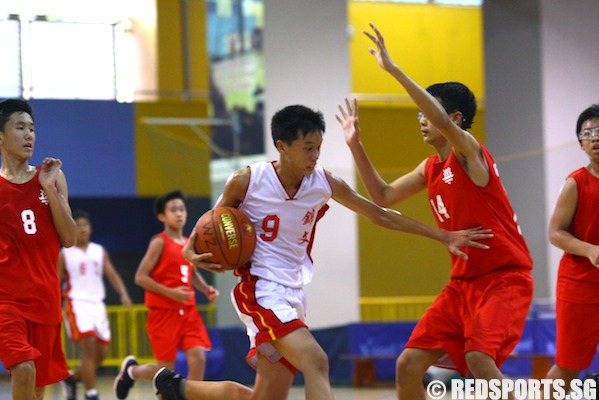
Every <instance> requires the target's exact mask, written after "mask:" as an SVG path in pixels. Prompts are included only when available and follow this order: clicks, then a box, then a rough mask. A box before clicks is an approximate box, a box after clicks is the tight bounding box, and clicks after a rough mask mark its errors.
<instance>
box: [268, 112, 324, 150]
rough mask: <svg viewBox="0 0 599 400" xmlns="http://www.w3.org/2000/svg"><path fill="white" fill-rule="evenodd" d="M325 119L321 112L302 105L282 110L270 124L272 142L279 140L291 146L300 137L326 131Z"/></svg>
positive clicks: (274, 116)
mask: <svg viewBox="0 0 599 400" xmlns="http://www.w3.org/2000/svg"><path fill="white" fill-rule="evenodd" d="M325 126H326V125H325V122H324V117H323V115H322V113H321V112H320V111H315V110H312V109H311V108H308V107H306V106H302V105H292V106H287V107H285V108H282V109H281V110H279V111H277V112H276V113H275V115H273V117H272V119H271V122H270V131H271V134H272V141H273V143H274V144H275V146H276V145H277V140H281V141H283V142H285V143H287V144H291V142H293V141H294V140H296V139H297V138H298V137H301V136H305V135H307V134H308V133H312V132H322V133H324V131H325Z"/></svg>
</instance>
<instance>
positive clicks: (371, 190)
mask: <svg viewBox="0 0 599 400" xmlns="http://www.w3.org/2000/svg"><path fill="white" fill-rule="evenodd" d="M338 108H339V114H336V115H335V118H337V121H339V123H340V124H341V126H342V127H343V134H344V135H345V142H346V143H347V145H348V146H349V148H350V150H351V152H352V156H353V157H354V161H355V162H356V166H357V167H358V172H359V174H360V178H361V179H362V183H364V186H365V187H366V190H367V191H368V195H369V196H370V198H371V199H372V201H374V202H375V203H376V204H378V205H379V206H382V207H389V206H391V205H393V204H395V203H398V202H400V201H402V200H405V199H407V198H408V197H410V196H412V195H414V194H416V193H418V192H419V191H421V190H423V189H425V188H426V179H425V178H424V164H422V165H419V166H418V167H417V168H416V169H414V170H413V171H410V172H408V173H407V174H405V175H403V176H401V177H399V178H397V179H396V180H395V181H394V182H393V183H392V184H388V183H387V182H385V180H384V179H383V178H382V177H381V176H380V174H379V173H378V172H377V170H376V169H375V168H374V165H373V164H372V162H371V161H370V158H369V157H368V154H367V153H366V150H365V149H364V145H363V144H362V141H361V139H360V125H359V121H358V102H357V101H356V99H354V100H353V101H352V102H350V101H349V100H348V99H345V108H344V107H343V106H341V105H339V106H338Z"/></svg>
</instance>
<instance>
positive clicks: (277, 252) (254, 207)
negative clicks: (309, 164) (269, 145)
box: [239, 162, 333, 288]
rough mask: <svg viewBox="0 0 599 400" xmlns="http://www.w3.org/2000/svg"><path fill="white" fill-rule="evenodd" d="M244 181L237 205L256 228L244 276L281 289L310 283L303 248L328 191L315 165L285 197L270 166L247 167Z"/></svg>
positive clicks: (309, 268) (320, 169) (322, 171)
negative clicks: (246, 182) (247, 273)
mask: <svg viewBox="0 0 599 400" xmlns="http://www.w3.org/2000/svg"><path fill="white" fill-rule="evenodd" d="M249 168H250V172H251V174H250V183H249V186H248V190H247V193H246V195H245V199H244V200H243V203H241V205H240V206H239V209H240V210H242V211H243V212H244V213H245V214H247V216H248V217H249V218H250V220H251V221H252V222H253V224H254V227H255V228H256V235H257V243H256V250H255V251H254V254H253V256H252V258H251V263H252V266H251V269H250V274H251V275H254V276H258V277H261V278H264V279H268V280H271V281H274V282H278V283H280V284H282V285H285V286H288V287H293V288H301V287H303V286H304V285H305V284H307V283H309V282H310V281H311V280H312V273H313V266H312V260H311V259H310V257H309V255H308V245H309V243H310V242H311V239H312V235H313V234H314V229H313V228H314V225H315V223H316V216H317V214H318V210H320V209H321V208H322V207H323V206H324V205H325V204H326V202H327V201H328V200H329V199H330V198H331V196H332V194H333V191H332V189H331V185H330V183H329V181H328V179H327V177H326V175H325V172H324V169H323V168H322V167H320V166H319V165H317V166H316V168H315V169H314V172H313V173H312V174H310V175H309V176H304V178H303V180H302V183H301V185H300V187H299V189H298V191H297V192H296V193H295V195H294V196H293V197H291V196H289V194H288V193H287V191H286V190H285V188H284V187H283V185H282V184H281V180H280V179H279V176H278V175H277V172H276V170H275V167H274V165H273V163H272V162H269V163H267V162H259V163H255V164H251V165H250V166H249Z"/></svg>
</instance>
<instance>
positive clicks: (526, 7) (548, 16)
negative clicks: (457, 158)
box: [483, 0, 599, 298]
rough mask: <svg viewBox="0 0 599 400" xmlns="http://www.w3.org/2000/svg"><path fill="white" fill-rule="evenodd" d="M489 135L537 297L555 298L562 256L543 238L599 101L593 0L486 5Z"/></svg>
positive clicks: (597, 8)
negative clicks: (581, 128)
mask: <svg viewBox="0 0 599 400" xmlns="http://www.w3.org/2000/svg"><path fill="white" fill-rule="evenodd" d="M483 15H484V31H485V86H486V101H485V103H486V125H487V126H486V130H487V135H488V136H487V140H488V144H489V148H490V150H491V151H492V152H493V153H494V154H495V156H496V158H498V159H499V161H500V162H498V164H499V168H500V172H501V174H502V179H503V182H504V184H505V186H506V189H507V191H508V193H509V195H510V198H511V199H512V203H513V205H514V208H515V209H516V212H517V213H518V217H519V221H520V222H521V225H522V229H523V231H524V234H525V236H526V239H527V241H528V244H529V247H530V248H531V253H532V255H533V258H534V260H535V269H534V277H535V297H536V298H540V297H551V298H554V297H555V281H556V277H557V267H558V264H559V259H560V257H561V254H562V252H561V251H560V250H558V249H556V248H554V247H553V246H552V245H551V244H550V243H549V239H548V237H547V228H548V225H549V218H550V216H551V213H552V212H553V208H554V206H555V201H556V199H557V196H558V194H559V190H560V188H561V186H562V184H563V182H564V180H565V178H566V176H567V175H568V174H569V173H570V172H571V171H572V170H574V169H576V168H579V167H581V166H583V165H586V164H587V163H588V160H587V158H586V156H585V155H584V154H583V153H582V151H581V150H580V149H579V147H578V142H577V141H576V139H575V126H576V125H575V124H576V119H577V118H578V115H579V114H580V112H581V111H582V110H583V109H585V108H586V107H588V106H589V105H591V104H592V103H594V102H598V101H599V84H598V83H597V79H596V76H597V70H598V67H597V66H598V65H599V51H598V47H597V43H599V30H598V29H594V28H593V27H594V26H596V25H597V22H596V21H598V20H599V3H598V2H597V1H596V0H570V1H563V0H527V1H520V0H501V1H498V0H488V1H485V2H484V5H483Z"/></svg>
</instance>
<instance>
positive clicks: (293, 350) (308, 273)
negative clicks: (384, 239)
mask: <svg viewBox="0 0 599 400" xmlns="http://www.w3.org/2000/svg"><path fill="white" fill-rule="evenodd" d="M271 131H272V138H273V142H274V145H275V146H276V148H277V150H278V151H279V154H280V157H279V160H277V161H273V162H259V163H256V164H252V165H250V166H249V167H247V168H245V169H242V170H239V171H237V172H236V173H234V174H233V175H232V176H231V177H230V178H229V180H228V181H227V184H226V185H225V189H224V193H223V195H222V196H221V198H220V199H219V200H218V201H217V203H216V207H220V206H228V207H237V208H239V209H240V210H242V211H243V212H245V213H246V214H247V215H248V216H249V217H250V219H251V221H252V222H253V224H254V226H255V228H256V235H257V239H258V240H257V244H256V250H255V252H254V254H253V256H252V258H251V260H250V262H249V263H248V264H247V265H245V266H243V267H241V268H238V269H237V270H235V274H236V275H238V276H239V277H240V282H239V283H238V285H237V286H236V287H235V288H234V289H233V292H232V297H233V302H234V305H235V307H236V309H237V312H238V314H239V317H240V319H241V320H242V321H243V322H244V323H245V325H246V327H247V331H248V336H249V337H250V344H251V346H250V352H249V354H248V362H249V363H250V365H252V366H254V367H255V368H256V369H257V374H256V382H255V385H254V388H253V389H254V390H253V393H252V399H269V400H283V399H287V397H288V395H289V389H290V387H291V384H292V382H293V379H294V377H295V374H296V372H297V370H299V371H301V372H302V373H303V375H304V381H305V394H306V399H332V398H333V394H332V391H331V385H330V381H329V365H328V359H327V355H326V353H325V352H324V350H323V349H322V348H321V347H320V345H319V344H318V343H317V342H316V340H315V338H314V337H313V336H312V334H311V333H310V331H309V330H308V328H307V326H306V325H305V323H304V318H305V309H306V298H305V294H304V289H303V286H304V285H305V284H306V283H308V282H310V280H311V278H312V260H311V258H310V249H311V245H312V239H313V237H314V229H315V226H316V222H317V221H318V219H320V217H322V216H323V214H324V212H325V211H326V209H327V208H328V206H327V204H326V203H327V201H328V200H329V199H330V198H333V199H334V200H335V201H337V202H339V203H340V204H342V205H343V206H345V207H347V208H349V209H351V210H353V211H355V212H357V213H359V214H361V215H364V216H365V217H367V218H369V219H370V220H371V221H372V222H374V223H375V224H377V225H380V226H383V227H385V228H388V229H393V230H397V231H402V232H408V233H413V234H417V235H421V236H425V237H428V238H431V239H434V240H437V241H439V242H441V243H443V244H444V245H445V246H446V247H447V248H448V249H449V251H451V252H452V253H454V254H456V255H458V256H462V257H463V256H465V255H464V253H463V252H462V251H460V247H461V246H474V247H478V248H487V246H485V245H483V244H480V243H478V242H476V240H480V239H486V238H489V237H491V236H492V234H491V233H490V232H489V231H488V230H485V229H481V228H473V229H468V230H463V231H457V232H448V231H443V230H439V229H437V228H433V227H430V226H428V225H425V224H422V223H420V222H418V221H415V220H413V219H411V218H408V217H405V216H403V215H402V214H400V213H399V212H397V211H394V210H390V209H385V208H382V207H379V206H377V205H375V204H374V203H372V202H370V201H369V200H367V199H366V198H364V197H363V196H361V195H359V194H358V193H356V192H355V191H354V190H353V189H351V188H350V187H349V186H348V185H347V184H346V183H345V182H344V181H343V180H342V179H340V178H338V177H336V176H334V175H333V174H331V173H330V172H328V171H326V170H324V169H323V168H322V167H321V166H319V165H318V164H317V161H318V158H319V156H320V146H321V144H322V140H323V134H324V131H325V123H324V118H323V116H322V114H321V113H320V112H316V111H313V110H311V109H310V108H307V107H304V106H301V105H294V106H289V107H286V108H284V109H282V110H280V111H278V112H277V113H276V114H275V115H274V116H273V118H272V122H271ZM194 241H195V233H194V234H192V236H191V237H190V239H189V241H188V244H187V245H186V246H185V248H184V250H183V254H184V256H185V258H186V259H187V260H188V261H190V262H192V263H193V264H194V265H195V266H197V267H201V268H204V269H207V270H210V271H213V272H222V270H221V269H220V266H218V265H214V264H207V263H206V262H205V261H203V260H204V259H206V255H205V254H196V253H195V251H194V248H193V243H194ZM190 243H191V244H190ZM154 383H155V387H156V389H157V391H158V393H159V395H161V396H162V398H163V399H165V400H180V399H183V398H185V399H187V400H194V399H205V398H206V397H204V395H203V393H202V390H201V387H199V386H196V385H194V382H190V381H185V380H182V379H181V378H180V377H179V376H178V375H176V374H174V373H172V372H170V371H160V372H159V373H158V374H157V376H156V377H155V379H154Z"/></svg>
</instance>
